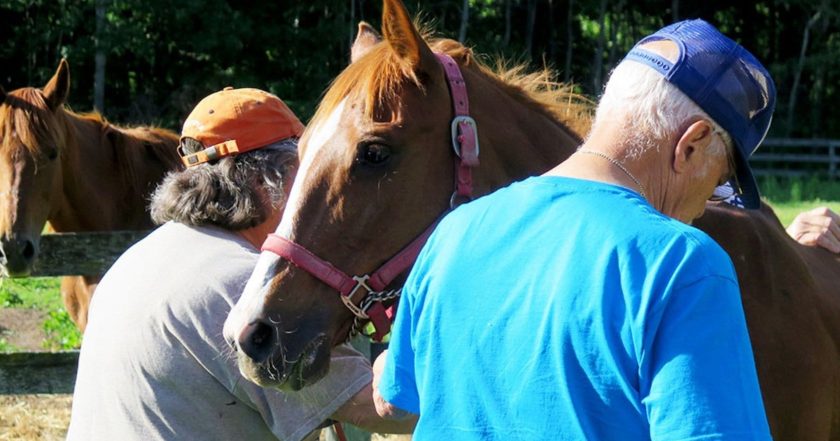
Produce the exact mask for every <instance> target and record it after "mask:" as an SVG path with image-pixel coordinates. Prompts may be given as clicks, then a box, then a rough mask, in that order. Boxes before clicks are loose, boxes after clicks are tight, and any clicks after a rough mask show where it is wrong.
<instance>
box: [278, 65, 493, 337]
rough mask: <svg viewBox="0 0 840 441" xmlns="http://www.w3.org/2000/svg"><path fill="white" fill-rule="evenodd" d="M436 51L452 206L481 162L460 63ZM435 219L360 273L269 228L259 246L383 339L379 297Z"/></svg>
mask: <svg viewBox="0 0 840 441" xmlns="http://www.w3.org/2000/svg"><path fill="white" fill-rule="evenodd" d="M435 56H437V58H438V60H439V61H440V63H441V64H442V65H443V70H444V72H445V74H446V79H447V81H448V83H449V91H450V94H451V96H452V106H453V108H454V111H455V117H454V118H453V119H452V124H451V134H452V148H453V149H454V151H455V155H456V159H455V190H454V191H453V192H452V197H451V198H450V208H455V207H456V206H457V205H458V204H459V203H460V202H462V201H468V200H470V199H471V198H472V191H473V188H472V185H473V183H472V168H473V167H477V166H478V164H479V161H478V152H479V147H478V129H477V127H476V123H475V120H474V119H472V118H471V117H470V115H469V112H470V104H469V99H468V97H467V88H466V84H465V83H464V77H463V76H462V75H461V70H460V69H459V67H458V64H457V63H456V62H455V60H453V59H452V57H450V56H449V55H447V54H441V53H438V54H435ZM436 225H437V221H435V222H434V223H432V225H430V226H429V227H428V228H426V230H425V231H423V233H421V234H420V235H419V236H417V237H416V238H415V239H414V240H412V241H411V243H409V244H408V246H406V247H405V248H403V249H402V250H401V251H400V252H399V253H397V254H396V255H394V256H393V257H391V258H390V259H389V260H388V261H387V262H385V263H384V264H383V265H382V266H381V267H379V269H377V270H376V271H374V272H373V273H371V274H367V275H364V276H349V275H347V274H346V273H344V272H343V271H341V270H339V269H338V268H336V267H335V266H334V265H332V264H331V263H329V262H327V261H326V260H324V259H321V258H320V257H318V256H316V255H315V254H313V253H312V252H310V251H309V250H307V249H306V248H304V247H303V246H301V245H299V244H297V243H295V242H293V241H291V240H289V239H287V238H285V237H282V236H278V235H276V234H270V235H269V236H268V237H267V238H266V240H265V243H263V246H262V251H270V252H272V253H274V254H277V255H278V256H280V257H283V258H284V259H286V260H288V261H290V262H291V263H292V264H294V265H295V266H296V267H298V268H300V269H302V270H304V271H306V272H308V273H309V274H311V275H312V276H314V277H316V278H317V279H318V280H320V281H321V282H323V283H325V284H326V285H328V286H330V287H331V288H333V289H335V290H336V291H338V293H339V294H340V297H341V301H342V302H343V303H344V305H345V306H346V307H347V309H349V310H350V312H352V313H353V315H354V316H355V320H354V327H353V332H358V331H359V330H360V328H361V326H362V325H363V324H364V323H365V322H367V321H368V320H369V321H370V322H372V323H373V326H374V328H375V332H374V334H373V335H372V338H373V339H375V340H376V341H382V339H383V338H384V337H385V335H386V334H388V332H389V330H390V325H391V319H392V318H393V311H390V310H386V309H385V307H384V306H383V305H382V302H383V301H385V300H390V299H393V298H396V297H398V296H399V295H400V292H401V291H402V288H398V289H394V290H390V291H386V290H385V289H386V288H387V287H388V285H389V284H390V283H391V282H392V281H393V280H394V279H396V278H397V277H398V276H399V275H400V274H402V273H403V272H405V271H406V270H407V269H409V268H411V267H412V266H413V265H414V261H415V260H417V255H418V254H420V250H421V249H422V248H423V245H424V244H425V243H426V240H428V238H429V236H430V235H431V234H432V231H433V230H434V228H435V226H436ZM359 291H362V292H363V293H364V296H363V297H362V298H361V299H360V300H358V301H357V300H356V299H355V297H356V296H357V294H358V292H359Z"/></svg>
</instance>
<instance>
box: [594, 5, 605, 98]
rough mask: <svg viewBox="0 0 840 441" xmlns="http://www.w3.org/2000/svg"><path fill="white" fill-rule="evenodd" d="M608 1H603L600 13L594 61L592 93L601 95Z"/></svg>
mask: <svg viewBox="0 0 840 441" xmlns="http://www.w3.org/2000/svg"><path fill="white" fill-rule="evenodd" d="M607 3H608V0H601V5H600V7H599V11H598V45H597V46H596V47H595V56H594V57H593V59H592V93H594V94H595V95H598V94H600V93H601V86H602V84H601V82H602V79H601V70H602V69H603V66H604V44H605V43H606V34H607V33H606V32H605V31H606V30H605V29H604V26H605V24H606V23H605V22H606V15H607Z"/></svg>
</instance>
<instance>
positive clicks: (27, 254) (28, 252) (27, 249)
mask: <svg viewBox="0 0 840 441" xmlns="http://www.w3.org/2000/svg"><path fill="white" fill-rule="evenodd" d="M21 256H23V258H24V259H25V260H32V259H33V258H34V257H35V245H34V244H33V243H32V241H31V240H26V241H25V242H24V243H23V251H21Z"/></svg>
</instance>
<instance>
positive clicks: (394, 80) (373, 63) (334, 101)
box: [307, 31, 594, 137]
mask: <svg viewBox="0 0 840 441" xmlns="http://www.w3.org/2000/svg"><path fill="white" fill-rule="evenodd" d="M421 34H422V35H424V39H425V40H426V41H427V44H428V45H429V47H430V48H431V49H432V51H434V52H440V53H446V54H448V55H450V56H451V57H453V58H455V59H456V60H458V61H459V62H460V64H461V65H462V66H464V67H466V68H467V69H472V70H473V71H475V72H478V73H480V74H481V75H483V76H485V77H487V78H488V79H490V80H491V81H494V82H495V83H496V84H497V85H499V87H500V88H502V89H503V90H504V91H505V92H506V93H507V94H508V95H509V96H510V97H511V98H513V99H516V100H518V101H520V102H523V103H525V104H526V105H528V106H531V107H533V108H535V109H537V110H539V111H542V112H544V113H546V114H547V115H548V116H550V117H552V118H553V119H555V120H557V121H558V122H560V123H562V124H563V125H564V126H566V127H568V128H569V129H571V130H572V131H574V132H575V133H576V134H577V135H578V136H579V137H583V136H584V135H586V133H587V132H588V131H589V127H590V124H591V118H592V114H593V109H594V105H593V103H592V101H591V100H589V99H587V98H586V97H584V96H583V95H580V94H578V93H575V92H574V87H573V86H571V85H567V84H564V83H561V82H558V81H555V80H554V78H556V76H557V75H556V73H555V72H553V71H552V70H551V69H549V68H543V69H541V70H539V71H536V72H529V71H528V69H527V66H526V65H524V64H515V65H509V63H507V62H506V61H504V60H503V59H501V58H496V59H494V65H493V67H490V66H489V65H488V64H487V63H485V62H484V61H482V59H481V57H478V56H476V55H475V54H473V51H472V50H471V49H470V48H468V47H465V46H464V45H462V44H461V43H459V42H457V41H455V40H451V39H446V38H429V37H428V35H429V34H430V33H429V32H427V31H422V32H421ZM407 83H408V84H413V85H415V86H417V87H419V88H421V89H422V88H423V84H422V81H421V79H420V78H418V76H417V75H416V73H415V72H414V71H413V70H411V69H410V68H408V67H407V66H406V65H405V63H403V62H402V61H401V60H400V59H399V57H398V56H397V54H396V53H395V52H394V50H393V49H392V48H391V47H390V45H389V44H388V43H387V42H385V41H383V42H380V43H378V44H377V45H376V46H374V47H373V48H371V50H370V51H369V52H368V53H366V54H365V55H364V56H363V57H362V58H361V59H359V60H357V61H356V62H354V63H351V64H350V65H349V66H348V67H347V68H346V69H344V71H342V72H341V74H339V76H338V77H336V78H335V80H333V82H332V84H331V85H330V87H329V89H327V91H326V93H325V95H324V98H323V99H322V100H321V103H320V104H319V106H318V109H317V111H316V112H315V115H314V116H313V118H312V123H311V124H309V125H308V126H307V131H308V130H310V129H311V128H313V127H316V126H317V125H318V123H319V122H321V121H322V120H323V119H325V118H327V117H328V116H329V115H331V114H332V112H333V110H334V109H335V108H336V107H337V106H338V105H339V104H340V103H341V102H342V101H344V100H345V99H347V98H349V99H350V100H351V101H359V100H360V101H362V102H363V103H364V116H365V117H366V118H368V119H372V118H373V117H374V112H376V110H377V108H378V107H381V106H386V107H391V108H393V107H395V106H398V105H399V99H400V97H399V96H398V92H399V88H400V86H402V85H404V84H407Z"/></svg>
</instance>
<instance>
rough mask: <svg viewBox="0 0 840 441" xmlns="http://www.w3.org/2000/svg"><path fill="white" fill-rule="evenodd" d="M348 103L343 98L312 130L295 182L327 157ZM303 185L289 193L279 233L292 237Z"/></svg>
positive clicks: (301, 199)
mask: <svg viewBox="0 0 840 441" xmlns="http://www.w3.org/2000/svg"><path fill="white" fill-rule="evenodd" d="M346 104H347V99H346V98H345V99H343V100H341V102H340V103H338V105H337V106H335V109H333V111H332V113H331V114H330V116H329V117H328V118H326V119H325V120H323V122H321V123H319V124H318V125H317V126H315V127H313V129H312V130H311V131H310V133H311V134H312V135H311V136H310V137H309V140H308V143H307V145H306V156H304V157H303V158H300V166H298V171H297V175H295V182H303V181H304V180H305V179H306V176H308V175H309V173H311V171H310V168H312V164H313V163H314V162H315V158H325V157H327V156H325V155H324V153H323V151H324V150H325V149H326V148H327V143H328V142H329V141H330V140H331V139H332V138H333V137H334V136H335V134H336V132H338V126H339V124H340V122H341V115H342V114H343V113H344V106H345V105H346ZM303 197H304V194H303V186H302V185H292V191H291V192H290V194H289V200H288V201H287V202H286V209H285V211H284V212H283V218H282V219H281V220H280V225H278V226H277V232H276V233H277V235H278V236H282V237H286V238H290V237H291V233H292V230H293V228H294V225H295V224H297V216H298V211H300V205H301V203H303Z"/></svg>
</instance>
